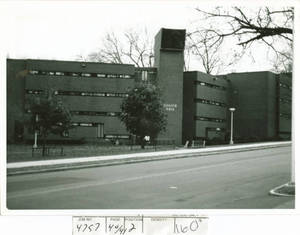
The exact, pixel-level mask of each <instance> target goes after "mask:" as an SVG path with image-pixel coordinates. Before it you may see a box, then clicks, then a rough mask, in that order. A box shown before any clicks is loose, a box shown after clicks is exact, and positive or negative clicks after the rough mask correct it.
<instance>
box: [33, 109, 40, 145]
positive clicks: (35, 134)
mask: <svg viewBox="0 0 300 235" xmlns="http://www.w3.org/2000/svg"><path fill="white" fill-rule="evenodd" d="M38 121H39V115H38V114H36V115H35V123H36V124H37V122H38ZM37 136H38V131H37V128H36V127H35V130H34V144H33V146H32V147H33V148H35V149H36V148H37V147H38V146H37Z"/></svg>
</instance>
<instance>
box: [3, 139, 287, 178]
mask: <svg viewBox="0 0 300 235" xmlns="http://www.w3.org/2000/svg"><path fill="white" fill-rule="evenodd" d="M290 145H291V142H290V141H284V142H267V143H255V144H240V145H228V146H218V147H207V148H197V149H178V150H169V151H157V152H146V153H133V154H120V155H112V156H95V157H83V158H68V159H58V160H44V161H42V160H41V161H27V162H16V163H8V164H7V175H8V176H9V175H19V174H30V173H38V172H48V171H58V170H68V169H78V168H86V167H96V166H109V165H118V164H129V163H137V162H146V161H154V160H167V159H175V158H185V157H193V156H205V155H211V154H218V153H228V152H241V151H249V150H256V149H265V148H274V147H275V148H276V147H282V146H290Z"/></svg>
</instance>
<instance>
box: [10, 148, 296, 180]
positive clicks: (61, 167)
mask: <svg viewBox="0 0 300 235" xmlns="http://www.w3.org/2000/svg"><path fill="white" fill-rule="evenodd" d="M289 145H291V144H290V143H286V144H281V145H276V144H274V145H271V146H270V145H268V146H253V147H247V148H244V149H243V148H241V149H228V150H212V151H209V150H208V151H207V152H193V153H184V154H182V153H179V154H176V153H175V154H171V155H170V154H168V155H157V156H150V157H145V158H142V159H141V158H139V157H132V158H130V157H129V158H126V159H118V160H98V161H95V162H93V161H90V162H86V163H82V162H80V163H71V164H57V165H50V166H49V165H48V166H32V167H30V166H29V167H20V168H10V169H7V176H15V175H24V174H34V173H46V172H55V171H65V170H72V169H74V170H75V169H83V168H92V167H105V166H114V165H122V164H133V163H143V162H150V161H163V160H170V159H181V158H189V157H202V156H208V155H216V154H223V153H235V152H245V151H254V150H259V149H269V148H279V147H285V146H289Z"/></svg>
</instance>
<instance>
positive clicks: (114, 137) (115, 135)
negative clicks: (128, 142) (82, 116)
mask: <svg viewBox="0 0 300 235" xmlns="http://www.w3.org/2000/svg"><path fill="white" fill-rule="evenodd" d="M105 138H106V139H129V138H130V135H118V134H108V135H105Z"/></svg>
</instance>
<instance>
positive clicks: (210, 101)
mask: <svg viewBox="0 0 300 235" xmlns="http://www.w3.org/2000/svg"><path fill="white" fill-rule="evenodd" d="M194 102H197V103H202V104H210V105H216V106H221V107H227V104H225V103H222V102H218V101H214V100H206V99H200V98H195V99H194Z"/></svg>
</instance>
